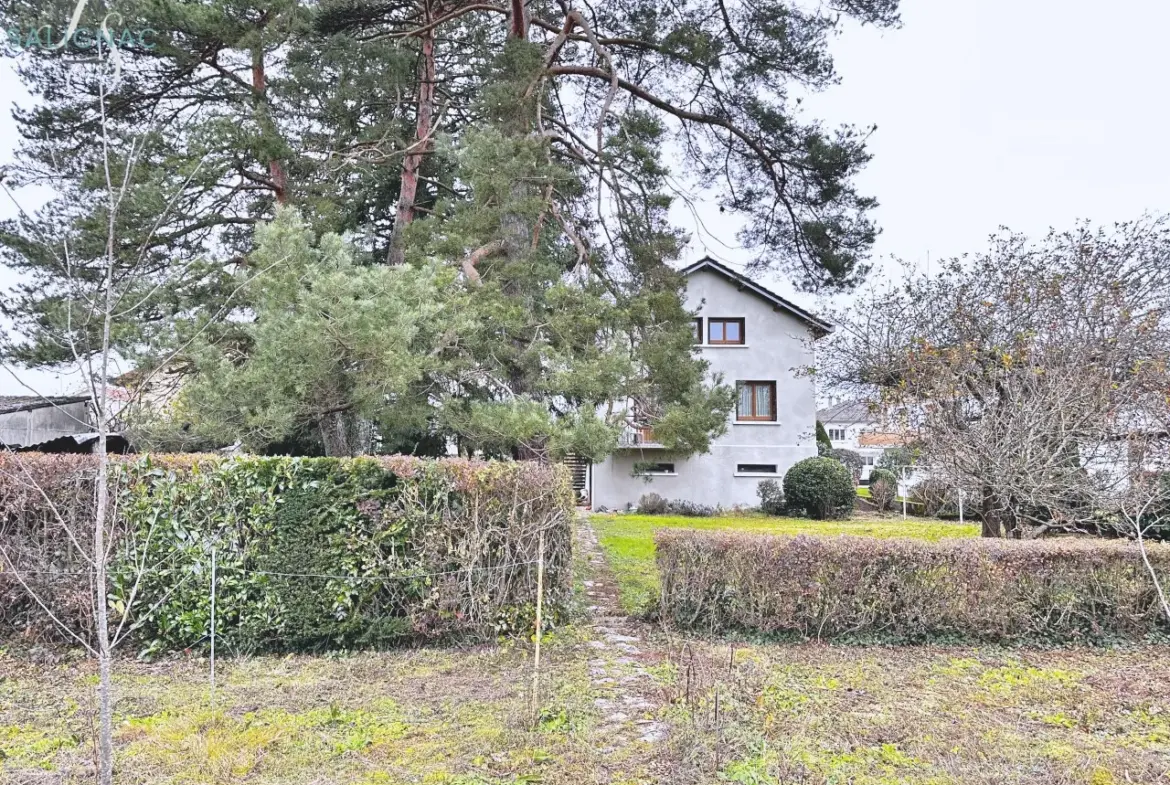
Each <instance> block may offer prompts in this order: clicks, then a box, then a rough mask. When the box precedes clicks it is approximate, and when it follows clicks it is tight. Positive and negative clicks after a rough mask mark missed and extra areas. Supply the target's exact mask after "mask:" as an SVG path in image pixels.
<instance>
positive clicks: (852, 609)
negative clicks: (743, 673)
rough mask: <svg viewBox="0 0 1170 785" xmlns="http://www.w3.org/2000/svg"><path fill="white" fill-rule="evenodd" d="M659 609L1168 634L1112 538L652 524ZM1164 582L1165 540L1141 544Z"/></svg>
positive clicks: (667, 613)
mask: <svg viewBox="0 0 1170 785" xmlns="http://www.w3.org/2000/svg"><path fill="white" fill-rule="evenodd" d="M655 540H656V544H657V560H658V571H659V574H660V576H661V587H662V589H661V612H662V616H663V618H664V619H665V620H667V621H669V622H671V623H673V624H674V625H676V626H679V627H685V628H692V629H697V630H702V631H707V632H720V631H724V630H736V631H740V632H748V633H757V634H758V633H763V634H795V635H798V636H801V637H805V638H842V637H845V638H858V637H862V638H871V639H885V640H894V641H925V640H971V641H987V642H1045V641H1046V642H1054V643H1056V642H1059V643H1065V642H1074V641H1101V642H1105V641H1111V640H1140V639H1147V638H1155V637H1164V636H1165V635H1166V634H1170V622H1168V621H1167V619H1166V617H1165V615H1164V614H1163V613H1162V611H1161V608H1160V605H1159V601H1158V597H1157V593H1156V591H1155V588H1154V584H1153V582H1152V581H1151V580H1150V576H1149V574H1148V573H1147V572H1146V569H1145V566H1144V564H1143V562H1142V558H1141V553H1140V551H1139V549H1138V547H1137V546H1136V545H1135V544H1132V543H1128V542H1124V541H1119V540H1087V539H1086V540H1071V539H1058V540H1037V541H1023V542H1021V541H1010V540H992V539H983V540H940V541H939V542H927V541H921V540H911V539H877V538H868V537H848V536H841V537H832V538H830V537H809V536H798V537H776V536H766V535H747V534H740V533H721V532H698V531H685V530H669V531H660V532H658V533H657V534H656V537H655ZM1148 551H1149V556H1150V560H1151V563H1152V564H1153V565H1154V567H1155V569H1156V570H1157V571H1158V573H1159V574H1160V576H1161V578H1162V580H1163V581H1165V582H1167V583H1170V545H1161V544H1151V545H1150V546H1148Z"/></svg>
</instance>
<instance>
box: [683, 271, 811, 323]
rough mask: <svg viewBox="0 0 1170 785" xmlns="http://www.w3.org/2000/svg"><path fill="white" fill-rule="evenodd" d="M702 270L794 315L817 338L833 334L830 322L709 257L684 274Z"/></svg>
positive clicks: (692, 273)
mask: <svg viewBox="0 0 1170 785" xmlns="http://www.w3.org/2000/svg"><path fill="white" fill-rule="evenodd" d="M700 270H709V271H710V272H713V273H715V274H717V275H720V276H722V277H723V278H726V279H727V280H728V281H731V282H732V283H733V284H735V285H736V286H737V287H739V288H740V289H742V290H746V291H749V292H751V293H752V294H754V295H756V296H757V297H759V298H761V299H763V300H766V301H768V302H770V303H771V304H772V306H773V307H774V308H775V309H776V310H778V311H787V312H788V313H790V314H792V315H793V316H795V317H796V318H797V319H799V320H800V321H802V322H804V323H805V324H807V325H808V326H809V327H810V328H812V331H813V334H814V335H815V336H816V337H817V338H823V337H824V336H826V335H828V334H829V333H831V332H833V325H832V324H831V323H830V322H827V321H825V320H824V319H820V318H818V317H816V316H813V315H812V314H811V313H809V312H808V311H806V310H804V309H803V308H801V307H800V306H798V305H795V304H794V303H791V302H789V301H788V300H785V299H784V298H783V297H781V296H780V295H778V294H776V293H775V292H773V291H770V290H768V289H766V288H764V287H763V286H760V285H759V284H758V283H756V282H755V281H753V280H752V279H751V278H748V277H747V276H746V275H743V274H741V273H737V272H736V271H735V270H732V269H731V268H730V267H725V266H724V265H722V264H720V263H719V262H717V261H715V260H714V259H712V258H711V257H709V256H705V257H703V258H702V259H700V260H699V261H697V262H695V263H694V264H692V265H691V266H690V267H687V268H685V269H684V270H683V271H682V274H683V275H687V276H690V275H694V274H695V273H697V272H699V271H700Z"/></svg>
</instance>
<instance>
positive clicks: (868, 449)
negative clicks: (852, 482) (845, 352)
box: [817, 401, 906, 481]
mask: <svg viewBox="0 0 1170 785" xmlns="http://www.w3.org/2000/svg"><path fill="white" fill-rule="evenodd" d="M817 419H818V420H819V421H820V423H821V425H823V426H824V428H825V433H827V434H828V436H829V441H830V442H832V443H833V447H834V448H837V449H845V450H852V451H853V452H856V453H858V454H859V455H860V456H861V458H862V461H863V462H864V465H863V466H862V467H861V479H862V481H865V480H868V479H869V475H870V473H871V472H873V469H874V467H875V466H876V465H877V463H878V461H879V460H880V459H881V457H882V455H883V454H884V453H885V451H886V450H888V449H890V448H891V447H901V446H903V445H904V444H906V438H905V437H904V436H903V435H902V434H900V433H898V432H896V431H895V430H894V429H892V428H889V427H886V426H884V424H883V422H882V418H881V416H880V415H879V414H877V413H876V412H874V411H873V409H872V408H871V407H870V405H869V404H868V403H865V402H864V401H842V402H841V403H838V404H834V405H833V406H830V407H828V408H827V409H821V410H819V411H818V412H817Z"/></svg>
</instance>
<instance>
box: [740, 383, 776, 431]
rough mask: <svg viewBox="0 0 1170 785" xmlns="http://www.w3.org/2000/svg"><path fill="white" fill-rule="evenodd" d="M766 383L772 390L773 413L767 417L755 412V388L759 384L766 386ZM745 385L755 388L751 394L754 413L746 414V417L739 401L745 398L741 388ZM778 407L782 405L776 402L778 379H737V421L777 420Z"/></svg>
mask: <svg viewBox="0 0 1170 785" xmlns="http://www.w3.org/2000/svg"><path fill="white" fill-rule="evenodd" d="M764 385H767V386H768V387H770V388H771V390H772V414H771V415H770V416H767V417H761V416H759V415H757V414H754V412H755V410H756V393H755V389H754V388H755V387H758V386H764ZM745 386H750V387H752V388H753V389H752V394H751V401H752V412H753V414H751V415H749V416H746V417H745V416H743V415H742V414H741V413H740V411H739V402H740V400H742V398H743V394H742V393H741V392H740V390H741V389H742V388H743V387H745ZM778 408H780V407H779V406H778V405H777V402H776V381H775V380H774V379H773V380H768V379H745V380H743V381H737V382H736V383H735V421H736V422H776V410H777V409H778Z"/></svg>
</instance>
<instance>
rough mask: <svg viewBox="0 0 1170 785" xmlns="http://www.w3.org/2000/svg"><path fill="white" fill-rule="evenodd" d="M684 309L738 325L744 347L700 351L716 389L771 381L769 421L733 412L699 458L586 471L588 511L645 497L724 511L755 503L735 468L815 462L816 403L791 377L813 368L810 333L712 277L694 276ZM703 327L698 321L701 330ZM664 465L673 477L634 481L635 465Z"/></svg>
mask: <svg viewBox="0 0 1170 785" xmlns="http://www.w3.org/2000/svg"><path fill="white" fill-rule="evenodd" d="M687 307H688V309H690V310H692V311H696V312H697V314H698V315H699V316H702V317H704V319H706V318H710V317H715V318H719V317H729V318H743V319H744V321H745V324H744V337H745V339H746V343H745V344H744V345H743V346H704V347H702V349H701V351H702V353H703V357H704V359H706V360H707V361H708V362H710V364H711V373H712V375H718V374H721V375H722V377H723V383H724V384H727V385H730V386H732V387H734V386H735V383H736V381H772V380H774V381H775V382H776V415H777V416H776V422H768V423H737V422H736V421H735V412H734V410H733V411H732V413H731V415H730V417H729V421H728V429H727V433H726V434H725V435H723V436H722V437H720V438H719V439H717V440H716V441H715V442H714V443H713V444H712V448H711V452H710V453H708V454H706V455H696V456H692V457H690V458H687V459H675V458H672V457H670V456H669V455H668V454H665V453H664V451H662V450H655V449H653V448H639V449H630V450H622V451H620V452H619V453H618V454H616V455H615V456H614V457H612V458H610V459H608V460H606V461H605V462H604V463H602V464H599V465H597V466H594V467H593V477H592V485H593V497H592V498H593V505H594V507H595V508H596V507H599V506H604V507H608V508H609V509H620V508H623V507H625V506H626V505H628V504H637V502H638V498H639V497H640V496H641V495H642V494H644V493H650V492H653V493H657V494H659V495H661V496H663V497H666V498H668V499H687V500H690V501H694V502H698V503H700V504H708V505H711V506H723V507H730V506H732V505H736V504H742V505H751V506H754V505H756V504H757V502H758V499H757V496H756V486H757V485H758V483H759V482H760V480H761V479H765V478H764V477H760V476H752V477H739V476H736V465H737V464H740V463H766V464H773V463H774V464H776V467H777V473H776V477H777V478H778V479H782V478H783V476H784V473H785V472H786V471H787V470H788V469H789V467H791V466H792V464H794V463H796V462H797V461H798V460H801V459H803V458H809V457H812V456H814V455H816V453H817V450H816V412H817V407H816V396H815V393H814V389H813V382H812V379H811V378H809V377H808V376H798V375H797V372H798V371H799V370H800V369H802V368H807V367H809V366H811V365H812V363H813V354H812V334H811V333H810V331H809V329H808V327H807V325H805V323H804V322H803V321H801V320H800V319H798V318H796V317H795V316H792V315H791V314H789V313H788V312H787V311H782V310H777V309H776V308H775V307H774V306H773V305H772V303H770V302H768V301H767V300H765V299H763V298H761V297H759V296H757V295H755V294H752V293H751V292H748V291H740V290H739V289H737V288H736V285H735V284H734V283H732V282H730V281H728V280H727V279H725V278H724V277H723V276H721V275H719V274H718V273H714V272H711V271H710V270H706V269H704V270H700V271H698V272H696V273H694V274H692V275H691V276H690V277H689V278H688V279H687ZM705 326H706V322H704V328H705ZM643 462H655V463H658V462H671V463H674V464H675V470H676V472H677V476H672V477H666V476H655V477H637V476H634V464H635V463H643Z"/></svg>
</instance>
